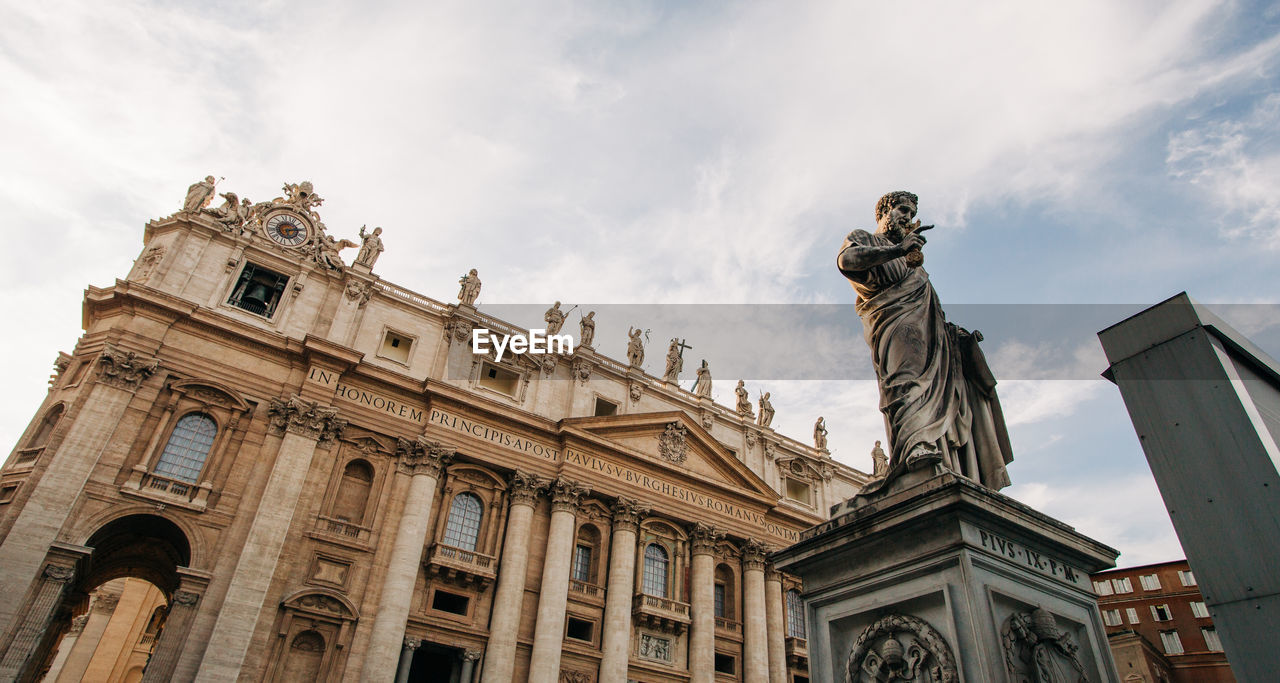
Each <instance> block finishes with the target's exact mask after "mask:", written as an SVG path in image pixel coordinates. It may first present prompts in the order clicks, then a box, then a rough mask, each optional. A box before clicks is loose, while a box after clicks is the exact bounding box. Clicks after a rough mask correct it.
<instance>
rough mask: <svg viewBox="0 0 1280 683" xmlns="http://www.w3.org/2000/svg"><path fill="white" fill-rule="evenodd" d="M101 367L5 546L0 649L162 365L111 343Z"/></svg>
mask: <svg viewBox="0 0 1280 683" xmlns="http://www.w3.org/2000/svg"><path fill="white" fill-rule="evenodd" d="M97 366H98V367H97V371H98V375H97V377H96V380H97V382H96V383H95V384H94V385H93V386H92V388H90V389H89V399H88V400H87V401H85V402H84V406H83V407H82V408H81V409H80V411H79V413H78V414H76V415H75V416H74V418H73V419H74V420H75V421H74V422H73V423H72V424H71V426H70V427H69V428H68V429H67V433H66V436H65V437H63V439H62V445H60V446H59V447H58V451H57V453H53V454H52V455H50V454H48V453H46V454H44V456H43V457H44V458H45V460H46V462H48V463H49V465H48V469H47V470H45V473H44V476H42V477H40V480H39V481H38V482H36V486H35V489H34V490H33V491H32V492H31V497H30V498H28V499H27V503H26V505H24V506H23V507H22V511H21V512H20V513H18V518H17V519H16V520H14V522H13V525H12V526H11V527H10V528H9V533H8V534H6V535H5V536H4V544H3V545H0V596H4V599H0V629H3V631H0V649H2V648H3V644H4V642H5V641H6V637H5V635H6V634H7V638H12V637H13V636H14V628H16V627H17V626H18V625H17V624H14V623H12V621H13V619H14V617H15V615H17V616H18V619H20V620H21V619H24V616H23V615H21V614H19V611H20V609H21V608H22V604H21V602H22V601H21V597H22V596H23V595H25V594H26V593H27V589H28V588H29V587H30V586H31V582H32V581H40V580H41V576H40V571H41V570H40V567H41V563H42V562H43V561H44V558H45V554H46V553H48V552H49V548H50V546H51V545H52V544H53V542H54V539H56V538H57V536H58V532H59V531H60V530H61V529H62V526H63V525H64V524H65V523H66V521H67V516H68V515H69V514H71V511H72V510H73V509H74V503H75V500H76V497H77V496H79V495H80V491H81V489H83V488H84V484H85V482H86V481H88V480H89V473H90V472H92V471H93V466H94V465H96V464H97V462H98V456H99V455H100V454H101V453H102V451H103V450H104V449H105V448H106V447H107V445H108V444H110V443H112V440H113V437H114V436H115V428H116V425H118V424H119V423H120V421H121V419H122V418H123V417H124V411H125V408H127V407H128V405H129V401H130V400H132V399H133V395H134V393H135V392H137V391H138V389H139V387H141V386H142V383H143V382H144V381H145V380H146V379H147V378H148V377H150V376H151V375H153V374H155V372H156V371H157V370H159V369H160V362H159V361H157V360H155V359H154V358H143V357H141V356H139V355H137V354H135V353H134V352H132V351H125V350H123V349H120V348H117V347H115V346H113V345H111V344H107V345H106V346H105V347H104V348H103V350H102V355H101V356H99V357H98V361H97ZM14 596H17V597H16V598H15V597H14Z"/></svg>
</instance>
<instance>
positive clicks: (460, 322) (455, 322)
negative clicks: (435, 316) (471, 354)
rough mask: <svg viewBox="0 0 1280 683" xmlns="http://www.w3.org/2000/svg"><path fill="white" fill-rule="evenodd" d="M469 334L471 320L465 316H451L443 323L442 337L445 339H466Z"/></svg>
mask: <svg viewBox="0 0 1280 683" xmlns="http://www.w3.org/2000/svg"><path fill="white" fill-rule="evenodd" d="M470 336H471V321H470V320H467V319H466V318H458V317H453V318H450V319H449V320H448V322H446V323H445V324H444V338H445V339H447V340H451V341H452V340H457V341H460V342H461V341H466V340H467V338H468V337H470Z"/></svg>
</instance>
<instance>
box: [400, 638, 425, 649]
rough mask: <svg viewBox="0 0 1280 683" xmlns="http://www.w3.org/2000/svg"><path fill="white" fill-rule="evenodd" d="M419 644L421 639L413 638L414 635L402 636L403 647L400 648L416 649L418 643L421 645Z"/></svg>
mask: <svg viewBox="0 0 1280 683" xmlns="http://www.w3.org/2000/svg"><path fill="white" fill-rule="evenodd" d="M421 644H422V639H421V638H415V637H414V636H405V637H404V646H403V648H402V649H404V650H416V649H418V646H419V645H421Z"/></svg>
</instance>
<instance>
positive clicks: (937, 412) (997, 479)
mask: <svg viewBox="0 0 1280 683" xmlns="http://www.w3.org/2000/svg"><path fill="white" fill-rule="evenodd" d="M918 201H919V200H918V198H917V197H916V195H914V194H912V193H910V192H901V191H899V192H890V193H889V194H886V195H885V196H883V197H881V198H880V200H879V202H877V203H876V223H877V230H876V232H875V234H872V233H869V232H866V231H865V230H854V231H853V232H851V233H849V236H848V237H847V238H845V241H844V245H843V246H842V247H841V248H840V253H839V255H838V256H837V258H836V265H837V267H838V268H839V269H840V273H841V274H843V275H844V276H845V277H846V278H848V279H849V281H850V282H851V283H852V284H853V288H854V291H856V292H857V294H858V298H857V310H858V316H859V317H860V318H861V319H862V326H863V331H864V336H865V338H866V341H867V344H868V345H869V346H870V347H871V357H872V363H873V365H874V366H875V369H876V377H877V378H878V380H879V385H880V410H881V412H883V413H884V415H885V423H886V425H887V426H888V429H889V451H890V455H889V466H888V471H887V472H886V474H885V475H884V477H883V478H881V479H879V480H878V481H873V482H871V483H870V484H868V485H867V486H866V487H864V488H863V490H862V493H863V494H869V493H874V492H876V491H879V490H881V489H882V488H884V487H885V486H886V485H887V484H888V483H889V482H890V481H892V480H893V479H895V478H896V477H898V476H899V475H901V474H902V473H904V472H906V471H908V470H914V469H920V468H924V467H928V466H932V465H935V464H936V465H942V466H944V467H947V468H949V469H952V470H955V471H957V472H959V473H962V474H964V475H965V476H968V477H969V478H970V479H973V480H974V481H977V482H979V483H981V484H983V485H985V486H988V487H990V488H993V489H999V488H1003V487H1005V486H1008V485H1009V475H1008V473H1007V472H1006V471H1005V465H1006V464H1007V463H1009V462H1011V461H1012V460H1013V452H1012V449H1011V448H1010V446H1009V436H1008V433H1007V431H1006V429H1005V424H1004V415H1003V413H1002V412H1001V411H1000V402H999V400H998V399H997V397H996V393H995V384H996V383H995V378H994V377H993V376H992V375H991V370H990V369H989V368H988V367H987V363H986V359H985V358H984V357H983V355H982V351H981V350H980V349H979V348H978V344H977V342H979V341H981V340H982V336H981V334H979V333H977V332H974V333H970V332H969V331H967V330H965V329H963V328H960V327H957V326H955V325H953V324H951V323H948V322H947V320H946V317H945V315H944V314H943V312H942V305H941V304H940V303H939V301H938V296H937V294H936V293H934V291H933V285H932V284H930V282H929V274H928V273H926V272H925V270H924V269H923V268H921V267H920V264H921V263H923V260H924V259H923V256H921V255H920V254H921V248H922V247H923V246H924V244H925V239H924V237H923V236H922V235H921V234H920V233H921V232H923V231H924V230H926V229H928V228H931V227H932V226H921V225H920V221H918V220H914V221H913V219H914V218H915V216H916V210H917V204H918Z"/></svg>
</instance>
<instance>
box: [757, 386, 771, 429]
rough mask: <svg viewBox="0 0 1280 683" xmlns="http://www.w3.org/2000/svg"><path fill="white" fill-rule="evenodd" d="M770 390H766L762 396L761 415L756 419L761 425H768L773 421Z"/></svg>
mask: <svg viewBox="0 0 1280 683" xmlns="http://www.w3.org/2000/svg"><path fill="white" fill-rule="evenodd" d="M769 396H771V394H770V393H769V392H767V391H766V392H764V396H761V397H760V417H759V419H757V420H756V424H758V425H760V426H761V427H768V426H769V423H771V422H773V403H771V402H770V401H769Z"/></svg>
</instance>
